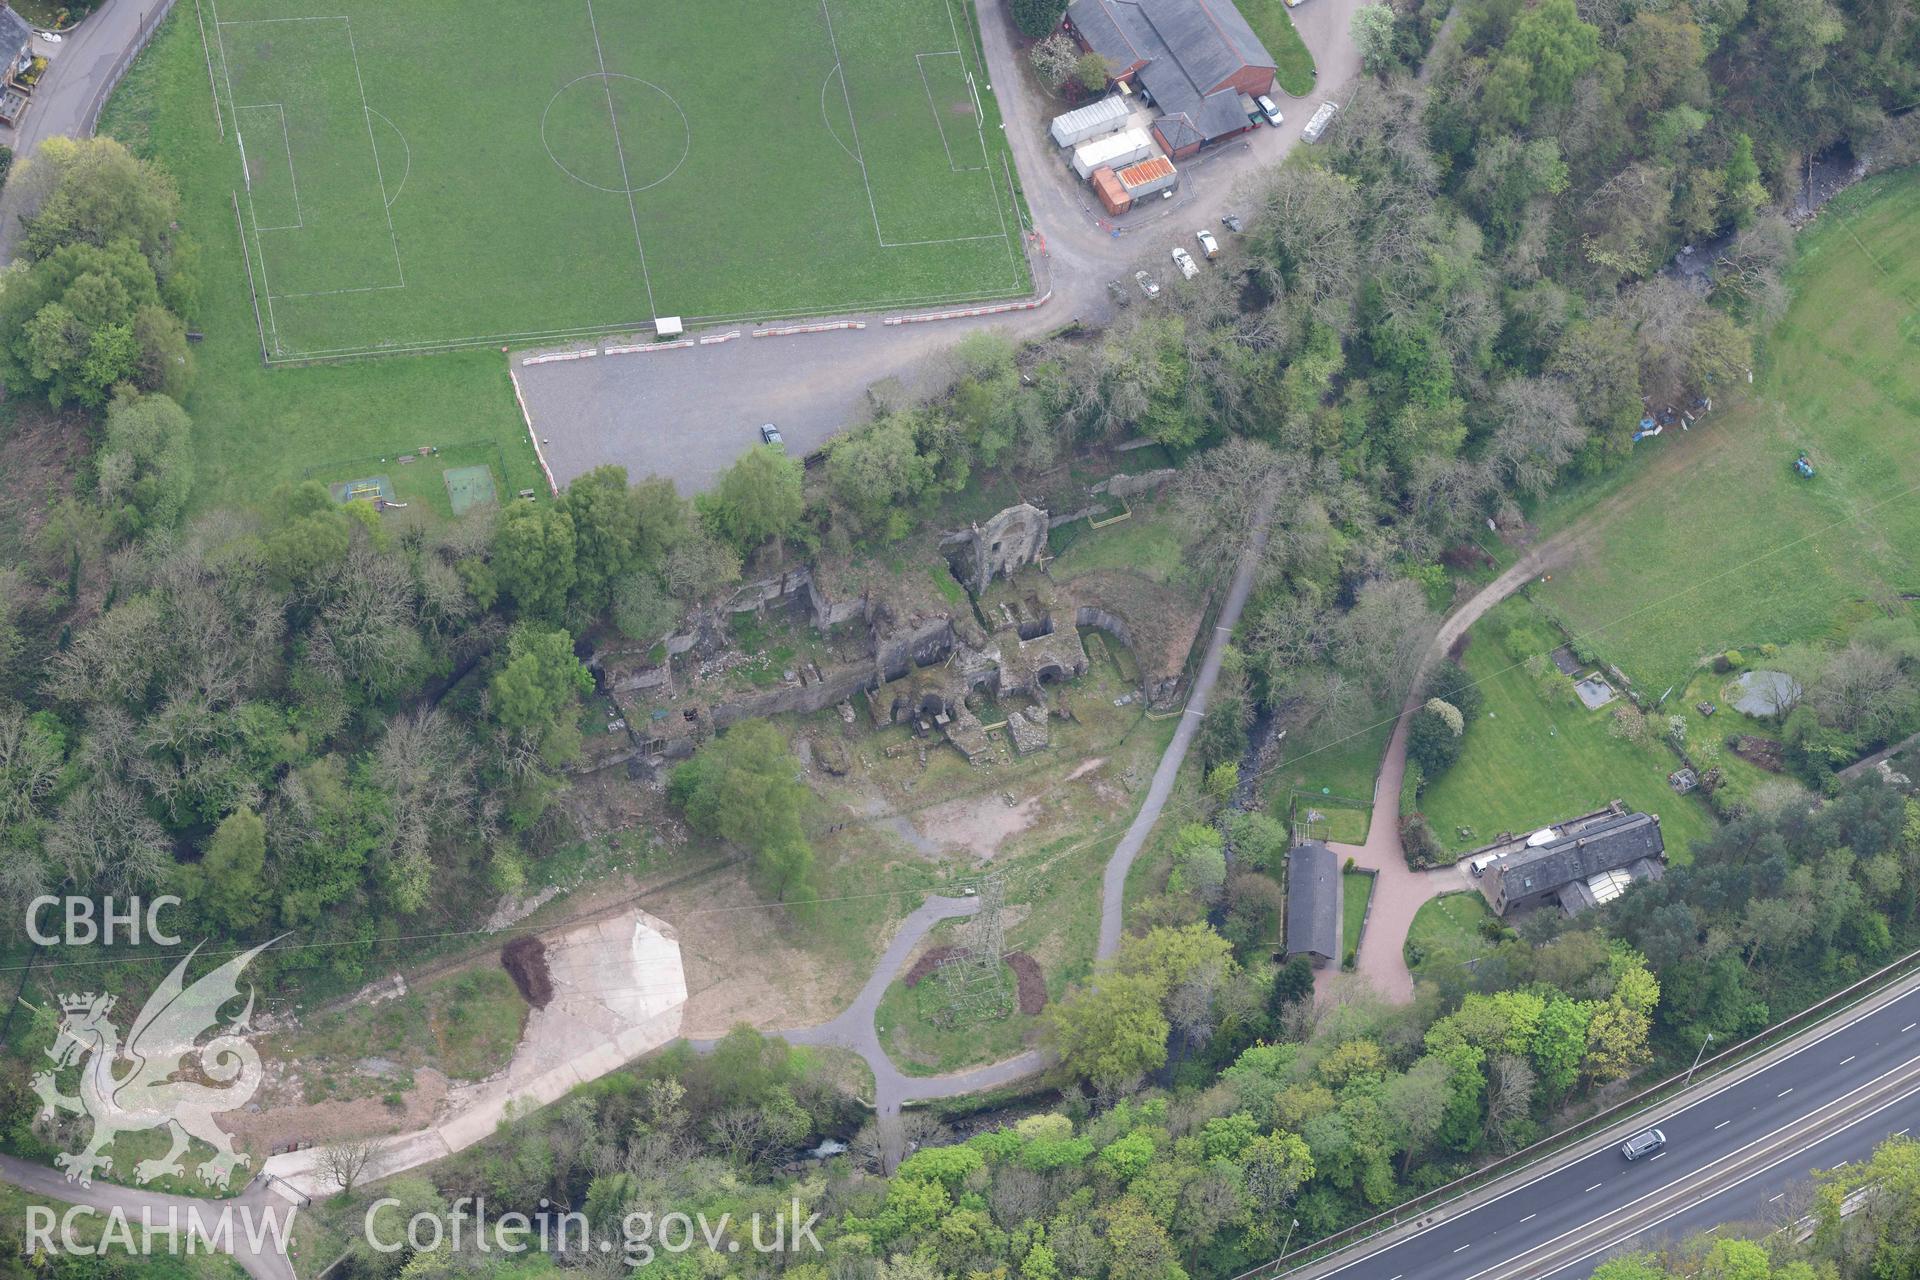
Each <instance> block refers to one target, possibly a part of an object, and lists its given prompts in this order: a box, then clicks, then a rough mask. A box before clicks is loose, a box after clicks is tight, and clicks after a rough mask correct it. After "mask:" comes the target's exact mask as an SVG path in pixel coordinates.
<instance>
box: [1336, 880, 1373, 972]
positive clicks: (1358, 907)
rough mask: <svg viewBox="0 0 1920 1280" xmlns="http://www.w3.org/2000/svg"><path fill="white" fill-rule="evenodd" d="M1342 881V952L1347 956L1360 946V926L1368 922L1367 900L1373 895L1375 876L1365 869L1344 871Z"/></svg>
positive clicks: (1342, 954)
mask: <svg viewBox="0 0 1920 1280" xmlns="http://www.w3.org/2000/svg"><path fill="white" fill-rule="evenodd" d="M1340 882H1341V883H1340V909H1341V917H1342V918H1341V921H1340V954H1341V956H1343V957H1345V956H1350V955H1352V954H1353V953H1354V951H1355V950H1356V949H1357V948H1358V947H1359V946H1360V927H1361V926H1362V925H1364V924H1365V923H1366V922H1367V902H1368V900H1369V899H1371V898H1372V897H1373V877H1372V876H1370V875H1368V874H1367V873H1366V872H1364V871H1343V872H1341V873H1340Z"/></svg>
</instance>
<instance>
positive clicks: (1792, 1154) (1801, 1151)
mask: <svg viewBox="0 0 1920 1280" xmlns="http://www.w3.org/2000/svg"><path fill="white" fill-rule="evenodd" d="M1916 1093H1920V1086H1915V1087H1914V1088H1912V1089H1909V1090H1907V1092H1905V1093H1903V1094H1901V1095H1900V1096H1899V1097H1897V1098H1890V1099H1888V1100H1887V1101H1886V1102H1883V1103H1881V1104H1880V1105H1879V1106H1877V1107H1875V1108H1874V1109H1873V1110H1871V1111H1869V1112H1867V1114H1866V1115H1864V1116H1861V1117H1860V1119H1859V1120H1856V1121H1854V1124H1860V1123H1862V1122H1864V1121H1867V1120H1871V1119H1872V1118H1873V1117H1874V1116H1877V1115H1879V1114H1880V1113H1881V1112H1882V1111H1885V1110H1886V1109H1887V1108H1888V1107H1893V1106H1898V1105H1899V1104H1900V1103H1902V1102H1905V1101H1906V1100H1907V1099H1908V1098H1911V1097H1913V1096H1914V1095H1915V1094H1916ZM1852 1127H1853V1125H1848V1126H1847V1127H1846V1128H1847V1129H1850V1128H1852ZM1845 1132H1846V1129H1834V1130H1830V1131H1828V1132H1826V1133H1822V1134H1820V1135H1819V1136H1817V1137H1815V1138H1814V1139H1813V1140H1812V1141H1810V1142H1808V1143H1806V1144H1805V1145H1804V1146H1802V1147H1799V1148H1798V1149H1796V1150H1793V1151H1789V1152H1787V1154H1785V1155H1783V1156H1781V1157H1780V1158H1779V1159H1777V1160H1775V1161H1773V1162H1772V1163H1770V1164H1768V1165H1766V1166H1764V1167H1762V1168H1759V1169H1755V1170H1754V1171H1753V1172H1752V1173H1750V1174H1748V1175H1747V1176H1746V1177H1744V1178H1741V1179H1740V1180H1738V1181H1737V1182H1730V1183H1728V1184H1727V1185H1726V1186H1724V1187H1722V1188H1720V1189H1719V1190H1718V1191H1715V1192H1713V1193H1712V1194H1711V1195H1707V1196H1703V1197H1701V1198H1700V1199H1698V1200H1696V1201H1694V1202H1693V1203H1692V1204H1683V1205H1681V1206H1680V1207H1679V1208H1677V1209H1674V1210H1673V1211H1672V1212H1670V1213H1666V1214H1663V1215H1661V1216H1660V1217H1658V1218H1655V1219H1654V1220H1653V1221H1652V1222H1650V1223H1648V1224H1647V1225H1646V1226H1645V1227H1643V1228H1641V1230H1640V1232H1639V1233H1637V1234H1640V1235H1644V1234H1646V1233H1648V1232H1650V1231H1652V1230H1653V1229H1654V1228H1655V1227H1657V1226H1659V1225H1660V1224H1661V1223H1663V1222H1666V1221H1668V1220H1669V1219H1671V1218H1675V1217H1678V1216H1679V1215H1680V1214H1683V1213H1685V1212H1686V1211H1687V1210H1689V1209H1697V1208H1699V1207H1700V1206H1701V1205H1703V1204H1706V1203H1708V1202H1709V1201H1712V1200H1717V1199H1719V1198H1720V1197H1721V1196H1723V1195H1725V1194H1726V1193H1727V1192H1729V1191H1732V1190H1733V1189H1734V1188H1736V1187H1741V1186H1745V1185H1746V1184H1747V1183H1749V1182H1752V1181H1753V1180H1754V1179H1755V1178H1757V1177H1759V1176H1760V1175H1761V1174H1763V1173H1768V1172H1771V1171H1772V1170H1773V1169H1775V1168H1778V1167H1779V1166H1780V1165H1783V1164H1785V1163H1786V1162H1787V1161H1789V1160H1792V1159H1794V1158H1796V1157H1798V1156H1802V1155H1805V1154H1806V1153H1807V1152H1809V1151H1811V1150H1813V1149H1814V1148H1815V1147H1817V1146H1819V1145H1820V1144H1821V1143H1823V1142H1825V1141H1826V1140H1827V1139H1829V1138H1831V1137H1833V1136H1835V1134H1839V1133H1845ZM1636 1203H1637V1202H1636ZM1598 1220H1599V1219H1595V1221H1598ZM1581 1225H1582V1226H1588V1225H1591V1224H1588V1223H1582V1224H1581ZM1725 1225H1726V1224H1725V1223H1724V1222H1716V1223H1714V1224H1713V1225H1712V1226H1711V1227H1708V1228H1707V1229H1706V1230H1705V1231H1704V1232H1702V1233H1701V1234H1702V1235H1709V1236H1710V1235H1712V1234H1713V1233H1714V1232H1716V1231H1718V1230H1719V1229H1720V1228H1721V1227H1723V1226H1725ZM1576 1229H1577V1228H1576ZM1569 1234H1571V1233H1569ZM1613 1247H1615V1246H1614V1245H1605V1244H1603V1245H1600V1246H1598V1247H1596V1248H1593V1249H1589V1250H1587V1251H1586V1252H1585V1253H1583V1254H1581V1255H1580V1256H1579V1257H1577V1258H1574V1259H1572V1260H1571V1261H1568V1262H1563V1263H1561V1264H1560V1265H1559V1266H1557V1267H1555V1268H1554V1269H1553V1270H1552V1271H1548V1272H1545V1273H1543V1274H1542V1275H1540V1276H1539V1277H1537V1280H1548V1277H1550V1276H1556V1275H1559V1274H1560V1273H1561V1272H1562V1271H1565V1270H1566V1269H1567V1268H1568V1267H1571V1266H1575V1265H1577V1264H1579V1263H1582V1262H1585V1261H1586V1260H1587V1259H1588V1258H1591V1257H1592V1256H1593V1255H1594V1254H1596V1253H1602V1252H1604V1251H1606V1250H1607V1249H1610V1248H1613ZM1480 1274H1485V1273H1484V1272H1482V1273H1480ZM1469 1280H1471V1278H1469Z"/></svg>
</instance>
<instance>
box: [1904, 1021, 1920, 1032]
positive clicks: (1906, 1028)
mask: <svg viewBox="0 0 1920 1280" xmlns="http://www.w3.org/2000/svg"><path fill="white" fill-rule="evenodd" d="M1915 1027H1920V1022H1909V1023H1908V1024H1907V1025H1906V1026H1904V1027H1902V1028H1900V1029H1901V1030H1902V1031H1911V1030H1913V1029H1914V1028H1915Z"/></svg>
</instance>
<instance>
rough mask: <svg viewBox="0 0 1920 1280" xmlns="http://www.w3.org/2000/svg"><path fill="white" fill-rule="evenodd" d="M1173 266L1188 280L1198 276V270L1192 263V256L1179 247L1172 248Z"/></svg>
mask: <svg viewBox="0 0 1920 1280" xmlns="http://www.w3.org/2000/svg"><path fill="white" fill-rule="evenodd" d="M1173 265H1174V266H1176V267H1178V268H1180V274H1181V275H1182V276H1184V277H1185V278H1187V279H1188V280H1191V279H1193V278H1194V277H1195V276H1197V275H1199V274H1200V268H1199V266H1198V265H1196V264H1195V263H1194V260H1193V255H1192V254H1190V253H1188V252H1187V251H1186V250H1185V249H1182V248H1181V247H1180V246H1179V245H1175V246H1173Z"/></svg>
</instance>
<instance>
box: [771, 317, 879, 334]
mask: <svg viewBox="0 0 1920 1280" xmlns="http://www.w3.org/2000/svg"><path fill="white" fill-rule="evenodd" d="M866 327H867V322H866V321H865V320H825V321H822V322H820V323H819V324H790V325H783V326H781V327H779V328H777V329H755V330H754V331H753V336H754V337H756V338H790V337H792V336H793V335H794V334H796V333H832V332H834V331H835V330H836V329H864V328H866Z"/></svg>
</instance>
